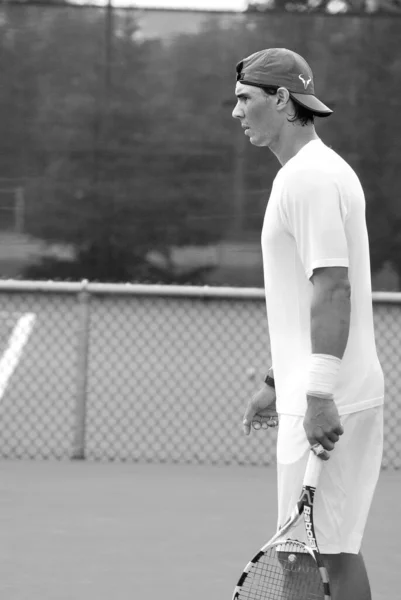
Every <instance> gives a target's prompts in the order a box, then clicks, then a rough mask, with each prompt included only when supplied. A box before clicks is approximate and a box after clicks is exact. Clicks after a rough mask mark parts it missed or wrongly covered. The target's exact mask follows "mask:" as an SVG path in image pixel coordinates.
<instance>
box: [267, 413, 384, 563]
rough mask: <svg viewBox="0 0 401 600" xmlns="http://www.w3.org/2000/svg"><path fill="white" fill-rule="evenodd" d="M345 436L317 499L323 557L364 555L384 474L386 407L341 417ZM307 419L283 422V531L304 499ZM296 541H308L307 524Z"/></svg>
mask: <svg viewBox="0 0 401 600" xmlns="http://www.w3.org/2000/svg"><path fill="white" fill-rule="evenodd" d="M341 420H342V424H343V427H344V434H343V435H342V436H341V437H340V440H339V441H338V442H337V444H336V446H335V448H334V450H333V451H332V452H330V460H328V461H326V462H325V463H324V466H323V471H322V474H321V477H320V480H319V485H318V487H317V490H316V495H315V508H314V522H315V531H316V537H317V543H318V545H319V550H320V552H322V553H323V554H338V553H340V552H347V553H351V554H358V552H359V550H360V547H361V543H362V537H363V533H364V529H365V525H366V521H367V518H368V513H369V509H370V506H371V503H372V499H373V494H374V491H375V488H376V484H377V480H378V477H379V473H380V468H381V461H382V454H383V407H382V406H378V407H375V408H369V409H367V410H363V411H360V412H357V413H352V414H349V415H343V416H342V417H341ZM309 451H310V450H309V444H308V440H307V438H306V435H305V431H304V428H303V417H295V416H289V415H281V416H280V425H279V428H278V437H277V475H278V526H280V525H282V524H283V523H284V522H285V521H286V519H287V518H288V517H289V516H290V514H291V511H292V510H293V508H294V505H295V504H296V502H297V501H298V499H299V495H300V492H301V489H302V479H303V476H304V473H305V467H306V462H307V459H308V455H309ZM291 537H292V538H294V539H298V540H300V541H306V536H305V531H304V525H303V521H302V520H301V521H300V523H299V524H298V525H297V526H296V528H295V529H294V530H293V531H292V532H291Z"/></svg>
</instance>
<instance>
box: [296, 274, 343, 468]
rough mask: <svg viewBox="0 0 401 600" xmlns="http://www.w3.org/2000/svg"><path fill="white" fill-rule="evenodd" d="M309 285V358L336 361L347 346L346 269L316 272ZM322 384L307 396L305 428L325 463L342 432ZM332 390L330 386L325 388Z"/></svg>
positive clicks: (332, 400)
mask: <svg viewBox="0 0 401 600" xmlns="http://www.w3.org/2000/svg"><path fill="white" fill-rule="evenodd" d="M312 283H313V286H314V288H313V298H312V305H311V338H312V355H321V354H323V355H328V356H327V357H326V358H325V359H324V360H326V361H329V360H331V361H334V362H335V361H337V362H339V359H340V360H341V359H342V357H343V355H344V352H345V348H346V346H347V341H348V334H349V327H350V317H351V287H350V283H349V280H348V270H347V269H346V268H344V267H327V268H324V269H316V270H315V271H314V273H313V276H312ZM329 357H332V358H331V359H330V358H329ZM333 357H335V358H333ZM329 367H330V364H329ZM336 368H338V365H337V367H336V366H335V365H334V371H333V374H332V375H334V376H335V371H336ZM327 375H329V373H327ZM326 380H327V377H325V381H326ZM328 381H330V379H328ZM309 383H310V385H311V386H312V390H315V388H314V387H313V383H312V382H311V380H310V381H309ZM314 383H316V380H315V381H314ZM323 383H324V382H323V381H322V380H321V381H320V384H321V385H320V387H322V388H323V389H320V387H318V389H319V392H318V391H317V390H316V392H315V393H312V394H311V393H309V394H308V395H307V401H308V406H307V411H306V415H305V419H304V428H305V432H306V436H307V438H308V441H309V443H310V445H311V446H313V445H314V444H316V443H319V444H321V445H322V446H323V448H324V449H325V450H326V452H325V453H324V454H323V456H321V458H323V459H325V460H327V459H328V458H329V453H328V451H330V450H333V448H334V445H335V444H336V443H337V442H338V440H339V438H340V436H341V435H342V433H343V431H344V430H343V427H342V425H341V420H340V416H339V414H338V410H337V407H336V404H335V400H334V399H333V398H332V396H331V394H329V395H326V393H325V390H324V388H325V387H327V385H326V386H325V385H323ZM326 384H327V381H326ZM331 387H332V385H331V384H329V385H328V388H329V389H331ZM320 392H322V393H320Z"/></svg>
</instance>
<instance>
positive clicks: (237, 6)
mask: <svg viewBox="0 0 401 600" xmlns="http://www.w3.org/2000/svg"><path fill="white" fill-rule="evenodd" d="M101 4H103V2H101ZM113 4H115V5H116V6H137V7H138V8H182V9H185V8H192V9H198V10H202V9H204V10H228V11H231V10H233V11H237V10H238V11H241V10H244V8H245V6H246V4H247V2H246V0H113Z"/></svg>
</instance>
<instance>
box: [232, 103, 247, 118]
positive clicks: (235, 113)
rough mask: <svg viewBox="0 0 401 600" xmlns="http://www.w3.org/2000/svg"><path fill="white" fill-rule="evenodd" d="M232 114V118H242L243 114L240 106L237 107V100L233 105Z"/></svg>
mask: <svg viewBox="0 0 401 600" xmlns="http://www.w3.org/2000/svg"><path fill="white" fill-rule="evenodd" d="M232 116H233V119H242V118H243V116H244V114H243V111H242V109H240V107H239V102H237V104H236V105H235V107H234V110H233V112H232Z"/></svg>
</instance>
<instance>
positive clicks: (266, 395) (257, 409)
mask: <svg viewBox="0 0 401 600" xmlns="http://www.w3.org/2000/svg"><path fill="white" fill-rule="evenodd" d="M273 418H274V419H277V411H276V392H275V390H274V388H272V387H270V386H269V385H266V384H265V385H264V386H263V387H262V388H261V389H260V390H259V391H258V392H257V393H256V394H255V395H254V396H253V398H251V400H250V401H249V402H248V406H247V407H246V411H245V414H244V419H243V421H242V425H243V430H244V433H245V435H249V434H250V432H251V426H252V424H254V423H259V427H257V428H258V429H261V428H264V427H272V426H273V427H274V426H275V425H277V422H276V421H274V424H273V420H272V419H273Z"/></svg>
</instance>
